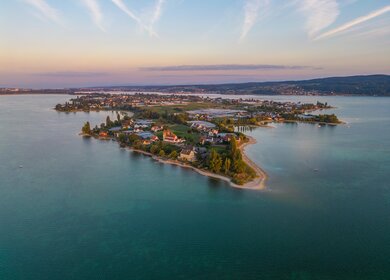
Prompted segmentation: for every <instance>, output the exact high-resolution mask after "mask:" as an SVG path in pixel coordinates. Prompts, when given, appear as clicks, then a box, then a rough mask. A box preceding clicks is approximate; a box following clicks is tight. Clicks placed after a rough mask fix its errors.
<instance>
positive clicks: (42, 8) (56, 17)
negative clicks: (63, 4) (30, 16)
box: [25, 0, 63, 25]
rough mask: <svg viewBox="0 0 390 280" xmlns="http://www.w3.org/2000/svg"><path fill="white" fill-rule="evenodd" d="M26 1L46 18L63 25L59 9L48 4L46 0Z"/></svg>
mask: <svg viewBox="0 0 390 280" xmlns="http://www.w3.org/2000/svg"><path fill="white" fill-rule="evenodd" d="M25 2H26V3H28V4H30V5H31V6H33V7H34V8H35V9H37V10H38V11H39V12H40V13H41V14H42V16H44V17H45V18H46V19H48V20H50V21H53V22H55V23H57V24H59V25H63V23H62V22H61V18H60V13H59V12H58V10H57V9H55V8H53V7H51V6H50V5H49V4H47V3H46V1H45V0H25Z"/></svg>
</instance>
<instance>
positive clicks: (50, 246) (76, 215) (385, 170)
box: [0, 95, 390, 280]
mask: <svg viewBox="0 0 390 280" xmlns="http://www.w3.org/2000/svg"><path fill="white" fill-rule="evenodd" d="M68 98H69V97H68V96H59V95H57V96H56V95H50V96H43V95H38V96H0V279H6V280H14V279H23V280H29V279H50V280H54V279H390V179H389V174H390V98H389V99H387V98H365V97H363V98H360V97H359V98H357V97H356V98H355V97H350V98H346V97H327V98H316V97H291V98H290V97H276V98H275V99H278V100H286V99H292V100H295V101H298V100H300V101H316V100H317V99H320V100H326V101H328V102H329V103H330V104H332V105H336V106H337V107H338V109H336V110H335V112H336V113H337V114H338V115H339V116H340V117H341V118H342V119H343V120H345V121H347V122H348V124H347V125H343V126H338V127H318V126H316V125H309V124H299V125H295V124H277V125H274V128H267V129H265V128H261V129H256V130H254V131H252V132H248V134H250V135H252V136H254V137H255V138H256V139H257V141H258V143H257V144H256V145H253V146H250V147H248V154H249V155H250V157H251V158H252V159H253V160H254V161H256V162H257V163H258V164H260V165H261V166H262V167H264V169H265V170H266V171H267V172H268V173H269V175H270V180H269V182H268V185H269V189H268V190H267V191H266V192H255V191H243V190H236V189H232V188H230V187H229V186H228V185H227V184H226V183H223V182H220V181H216V180H212V179H209V178H206V177H203V176H200V175H198V174H196V173H194V172H191V171H188V170H184V169H181V168H179V167H174V166H168V165H162V164H159V163H155V162H153V161H152V160H151V159H149V158H147V157H144V156H141V155H137V154H134V153H131V152H129V151H127V150H123V149H119V148H118V146H117V144H116V143H113V142H110V141H109V142H101V141H96V140H93V139H82V138H80V137H79V136H78V135H77V133H78V131H79V130H80V127H81V126H82V124H83V122H84V121H86V120H89V121H90V122H91V123H93V124H100V123H101V122H103V121H104V120H105V117H106V116H107V113H90V114H87V113H77V114H73V113H72V114H64V113H57V112H55V111H54V110H52V109H51V108H52V107H53V106H54V105H55V104H56V103H59V102H64V101H65V100H67V99H68ZM21 165H22V166H23V168H19V166H21Z"/></svg>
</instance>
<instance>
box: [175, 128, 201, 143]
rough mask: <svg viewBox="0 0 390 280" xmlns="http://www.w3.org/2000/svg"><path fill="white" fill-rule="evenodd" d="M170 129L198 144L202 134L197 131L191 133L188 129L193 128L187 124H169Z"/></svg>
mask: <svg viewBox="0 0 390 280" xmlns="http://www.w3.org/2000/svg"><path fill="white" fill-rule="evenodd" d="M169 129H170V130H172V132H173V133H175V134H176V135H177V136H179V137H180V138H184V139H186V140H187V141H188V142H190V143H192V144H196V143H198V142H199V138H200V134H199V133H197V132H191V133H189V132H188V131H189V130H191V128H190V127H189V126H187V125H182V124H173V125H169Z"/></svg>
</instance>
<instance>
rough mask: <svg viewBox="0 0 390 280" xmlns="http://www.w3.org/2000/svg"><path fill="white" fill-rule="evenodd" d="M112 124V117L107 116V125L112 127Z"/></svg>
mask: <svg viewBox="0 0 390 280" xmlns="http://www.w3.org/2000/svg"><path fill="white" fill-rule="evenodd" d="M111 124H112V121H111V119H110V116H107V118H106V126H107V127H110V126H111Z"/></svg>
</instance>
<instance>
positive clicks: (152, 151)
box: [150, 144, 160, 155]
mask: <svg viewBox="0 0 390 280" xmlns="http://www.w3.org/2000/svg"><path fill="white" fill-rule="evenodd" d="M159 150H160V147H159V146H158V145H157V144H154V145H152V146H151V147H150V152H151V153H152V154H154V155H155V154H157V153H158V151H159Z"/></svg>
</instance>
